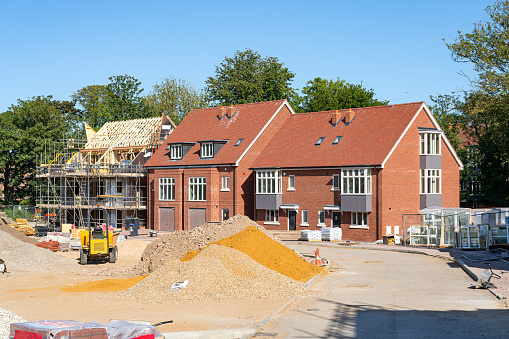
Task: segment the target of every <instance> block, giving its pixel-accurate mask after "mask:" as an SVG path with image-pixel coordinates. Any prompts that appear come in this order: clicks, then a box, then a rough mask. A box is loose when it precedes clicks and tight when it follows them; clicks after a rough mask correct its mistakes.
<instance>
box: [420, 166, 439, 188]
mask: <svg viewBox="0 0 509 339" xmlns="http://www.w3.org/2000/svg"><path fill="white" fill-rule="evenodd" d="M440 192H441V182H440V170H439V169H422V170H421V194H440Z"/></svg>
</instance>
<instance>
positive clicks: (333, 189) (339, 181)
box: [331, 174, 341, 191]
mask: <svg viewBox="0 0 509 339" xmlns="http://www.w3.org/2000/svg"><path fill="white" fill-rule="evenodd" d="M334 178H337V185H336V186H334ZM340 189H341V176H340V175H339V174H333V175H332V188H331V191H339V190H340Z"/></svg>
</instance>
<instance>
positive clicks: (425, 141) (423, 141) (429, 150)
mask: <svg viewBox="0 0 509 339" xmlns="http://www.w3.org/2000/svg"><path fill="white" fill-rule="evenodd" d="M419 135H420V155H440V154H441V147H440V142H441V140H442V138H441V133H439V132H434V133H430V132H427V133H419Z"/></svg>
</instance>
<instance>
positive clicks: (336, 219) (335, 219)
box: [332, 212, 341, 227]
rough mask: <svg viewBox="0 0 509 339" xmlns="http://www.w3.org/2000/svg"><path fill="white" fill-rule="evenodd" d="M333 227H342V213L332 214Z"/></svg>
mask: <svg viewBox="0 0 509 339" xmlns="http://www.w3.org/2000/svg"><path fill="white" fill-rule="evenodd" d="M332 227H341V212H332Z"/></svg>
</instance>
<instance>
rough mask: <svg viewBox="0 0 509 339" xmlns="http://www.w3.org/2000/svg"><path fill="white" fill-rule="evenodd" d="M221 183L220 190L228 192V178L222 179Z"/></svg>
mask: <svg viewBox="0 0 509 339" xmlns="http://www.w3.org/2000/svg"><path fill="white" fill-rule="evenodd" d="M221 181H222V186H221V190H223V191H229V190H230V177H223V178H222V179H221Z"/></svg>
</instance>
